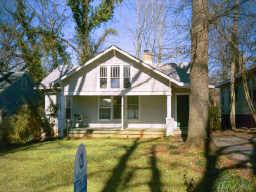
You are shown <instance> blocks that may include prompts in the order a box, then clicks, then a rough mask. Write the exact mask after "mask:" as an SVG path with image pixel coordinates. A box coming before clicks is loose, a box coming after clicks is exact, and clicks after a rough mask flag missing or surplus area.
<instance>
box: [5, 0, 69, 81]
mask: <svg viewBox="0 0 256 192" xmlns="http://www.w3.org/2000/svg"><path fill="white" fill-rule="evenodd" d="M40 2H41V4H40ZM49 2H50V1H48V0H46V1H37V2H34V4H36V3H38V4H39V5H37V7H33V6H32V5H31V4H30V3H31V2H30V3H28V2H27V1H26V0H19V1H15V6H14V8H12V10H6V11H5V15H9V17H8V19H6V20H1V21H0V32H1V37H0V46H1V47H4V51H5V52H4V53H3V54H2V55H1V59H2V58H3V59H2V61H1V62H2V63H1V65H2V66H1V69H2V70H5V71H8V70H11V69H12V68H18V69H19V70H25V69H26V70H27V71H28V72H29V73H30V75H31V77H32V78H33V80H34V81H35V82H39V81H40V80H41V79H42V78H43V77H44V75H45V68H44V67H45V66H44V65H45V63H46V60H48V62H49V63H51V64H50V65H52V67H50V70H51V69H52V68H55V67H57V66H58V65H59V64H63V63H64V64H67V63H68V61H69V55H68V54H67V52H66V48H67V47H66V46H65V45H64V42H63V41H62V39H61V36H62V34H61V32H60V29H61V27H62V25H61V22H62V18H60V17H59V16H56V17H53V16H52V15H54V14H55V15H57V13H56V12H53V13H52V14H50V16H49V15H46V14H44V13H45V12H46V10H47V7H55V4H54V3H52V4H51V6H49V4H50V3H49ZM46 5H47V6H46ZM39 7H42V8H41V9H42V10H43V11H42V13H39V11H40V9H39ZM52 11H54V10H52ZM48 17H51V18H50V19H48V20H47V18H48ZM60 61H61V62H60Z"/></svg>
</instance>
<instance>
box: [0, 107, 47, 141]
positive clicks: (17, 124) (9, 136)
mask: <svg viewBox="0 0 256 192" xmlns="http://www.w3.org/2000/svg"><path fill="white" fill-rule="evenodd" d="M40 111H41V109H40V107H35V106H30V105H27V104H26V105H23V106H22V107H21V108H20V109H19V111H18V112H17V113H16V114H15V115H12V116H10V117H6V118H4V119H3V122H2V123H1V125H0V130H1V132H2V133H1V135H2V140H3V141H4V142H6V143H26V142H28V141H31V140H39V139H40V138H41V134H42V132H45V133H46V135H48V136H49V135H52V128H51V127H50V126H49V124H48V122H47V121H46V120H45V119H44V118H42V116H41V115H40V114H42V113H41V112H40Z"/></svg>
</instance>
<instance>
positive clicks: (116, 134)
mask: <svg viewBox="0 0 256 192" xmlns="http://www.w3.org/2000/svg"><path fill="white" fill-rule="evenodd" d="M165 131H166V130H165V129H163V128H158V129H157V128H146V129H142V128H137V129H136V128H126V129H123V130H121V128H73V129H70V130H69V131H68V136H69V137H74V138H81V137H111V138H162V137H164V136H165Z"/></svg>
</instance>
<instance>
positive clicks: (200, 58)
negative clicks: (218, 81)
mask: <svg viewBox="0 0 256 192" xmlns="http://www.w3.org/2000/svg"><path fill="white" fill-rule="evenodd" d="M208 25H209V23H208V0H193V3H192V52H191V57H192V65H191V72H190V79H191V93H190V107H189V127H188V138H187V143H188V145H190V146H191V145H192V146H196V147H200V148H203V146H204V142H205V139H206V136H207V134H206V133H207V127H208V107H209V88H208Z"/></svg>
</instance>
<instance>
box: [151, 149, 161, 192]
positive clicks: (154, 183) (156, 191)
mask: <svg viewBox="0 0 256 192" xmlns="http://www.w3.org/2000/svg"><path fill="white" fill-rule="evenodd" d="M150 165H151V170H152V176H151V181H150V183H149V186H150V189H151V191H152V192H161V191H163V190H162V183H161V172H160V170H159V169H158V167H157V156H156V146H153V147H152V149H151V156H150Z"/></svg>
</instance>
